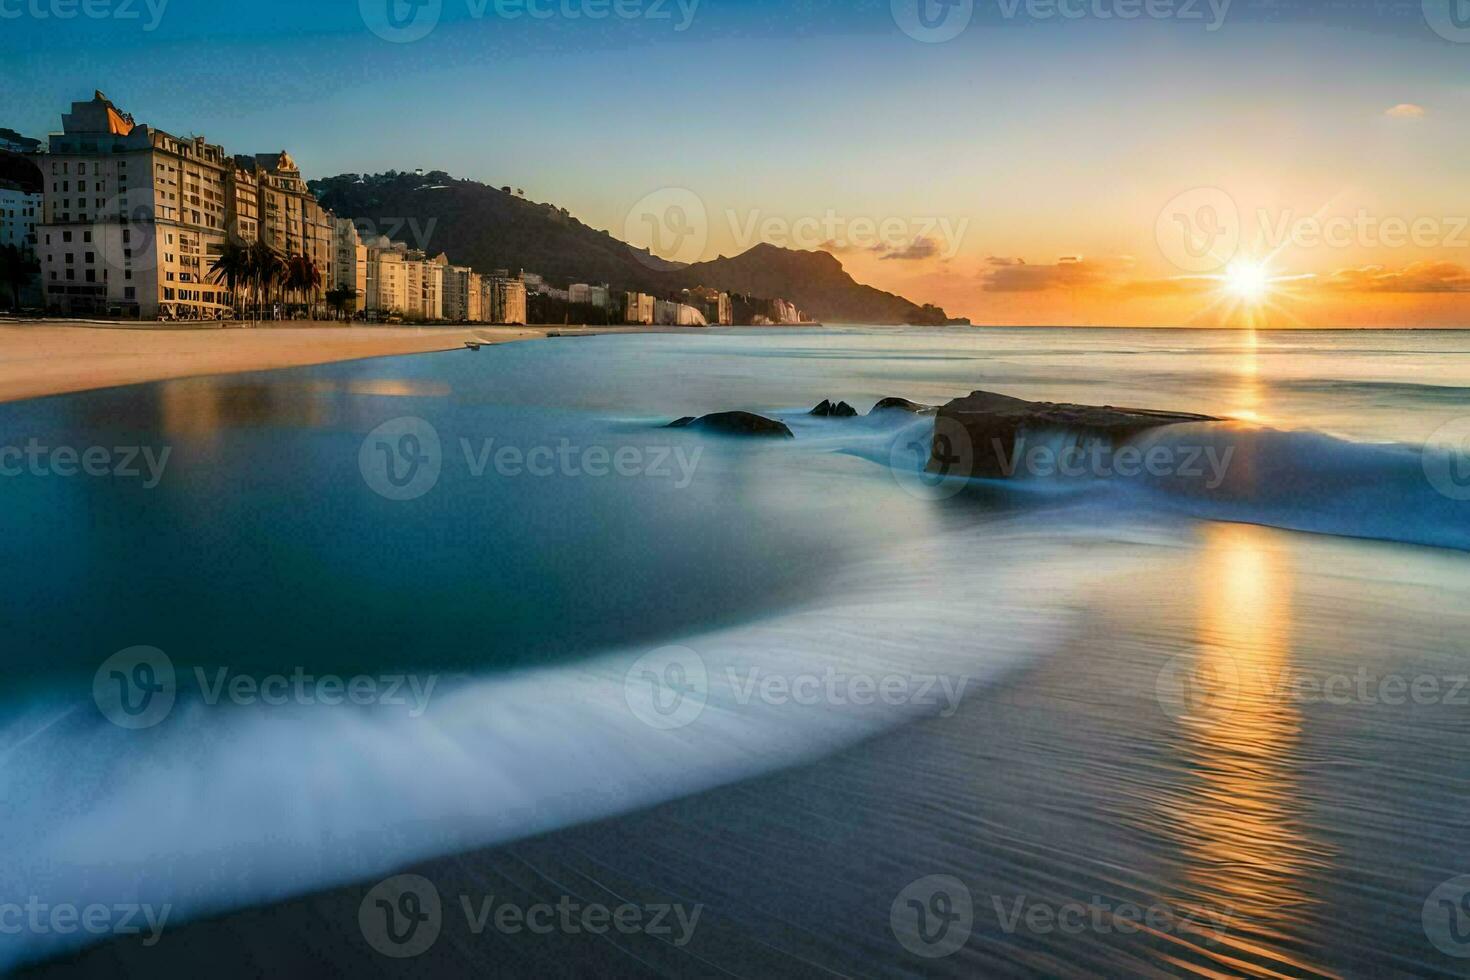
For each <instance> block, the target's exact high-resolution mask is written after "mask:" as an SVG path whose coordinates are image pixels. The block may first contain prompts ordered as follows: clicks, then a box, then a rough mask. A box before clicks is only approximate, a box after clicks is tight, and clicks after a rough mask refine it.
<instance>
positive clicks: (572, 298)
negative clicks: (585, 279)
mask: <svg viewBox="0 0 1470 980" xmlns="http://www.w3.org/2000/svg"><path fill="white" fill-rule="evenodd" d="M611 296H612V290H611V289H610V288H609V287H608V286H607V285H606V284H604V285H601V286H589V285H587V284H586V283H580V282H579V283H575V284H573V285H571V286H568V287H567V302H569V303H585V304H587V305H589V306H597V307H601V308H602V309H607V308H608V306H609V305H610V303H609V300H610V299H611Z"/></svg>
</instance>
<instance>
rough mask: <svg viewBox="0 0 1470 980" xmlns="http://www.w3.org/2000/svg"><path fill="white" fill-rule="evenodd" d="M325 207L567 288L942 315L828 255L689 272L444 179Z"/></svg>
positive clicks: (321, 193) (724, 263)
mask: <svg viewBox="0 0 1470 980" xmlns="http://www.w3.org/2000/svg"><path fill="white" fill-rule="evenodd" d="M311 187H312V189H313V190H314V191H315V192H316V194H317V197H318V198H320V199H321V202H322V204H323V205H324V206H326V207H328V208H330V209H332V211H334V212H336V213H337V214H339V215H343V216H347V217H351V218H353V219H354V220H355V221H357V222H358V226H359V227H360V228H364V229H367V230H370V231H375V232H376V233H378V234H385V235H388V236H389V237H391V238H393V239H396V240H399V241H404V242H407V243H408V244H409V245H410V247H413V248H421V249H423V250H424V251H426V252H428V253H430V254H437V253H439V252H444V253H446V254H447V255H448V256H449V258H450V260H451V261H453V262H455V263H456V264H462V265H468V266H471V267H473V268H475V269H478V270H480V271H482V272H488V271H490V270H492V269H511V270H516V269H526V270H529V271H532V272H538V273H540V274H541V275H543V276H545V277H546V279H547V281H548V282H550V283H553V284H556V285H560V286H565V285H567V284H568V283H572V282H605V283H608V284H609V285H611V286H612V287H613V288H614V289H615V290H640V291H643V292H649V293H653V294H655V295H659V296H664V295H671V294H673V293H676V292H677V291H678V290H680V289H683V288H687V287H692V286H699V285H703V286H710V287H713V288H715V289H721V290H725V291H727V292H736V293H742V294H745V295H748V296H757V297H762V298H764V299H773V298H776V297H780V298H782V299H785V300H789V301H790V302H793V303H795V304H796V305H797V306H798V307H800V308H801V309H802V310H803V311H805V312H806V313H808V314H809V315H810V316H812V317H814V318H816V319H818V320H822V321H826V322H858V323H892V324H901V323H935V322H943V321H944V311H943V310H939V309H936V308H934V307H920V306H918V305H917V304H914V303H911V302H909V301H908V300H906V299H904V298H903V297H902V296H895V295H893V294H892V293H885V292H883V291H882V290H879V289H874V288H873V287H871V286H864V285H861V284H859V283H857V282H855V281H854V280H853V279H852V277H851V276H849V275H848V274H847V273H846V272H845V271H844V270H843V268H842V264H841V263H840V262H838V261H837V260H836V259H835V258H833V257H832V256H831V255H829V254H827V253H825V252H796V251H791V250H789V249H782V248H777V247H775V246H772V245H758V246H756V247H755V248H752V249H751V250H750V251H748V252H746V253H744V254H743V255H738V256H736V257H734V258H723V257H722V258H719V259H715V260H714V261H711V262H702V263H699V264H697V265H692V266H688V267H682V266H679V265H677V264H675V263H668V262H663V261H662V260H660V259H657V258H655V257H653V256H650V255H649V254H648V253H646V252H643V253H639V252H636V251H635V250H634V249H633V248H632V247H631V246H629V245H628V244H627V243H625V242H622V241H619V240H618V239H616V238H614V237H613V236H612V235H610V234H608V233H607V232H605V231H598V230H597V229H595V228H591V227H589V226H587V225H585V224H583V223H582V222H581V221H578V220H577V219H576V218H574V217H572V216H571V215H570V214H568V213H567V212H566V211H564V210H562V209H560V208H557V207H555V206H554V205H550V204H538V203H536V202H533V201H528V200H525V199H524V198H522V197H519V196H517V195H515V194H513V193H509V192H507V191H506V190H504V189H500V188H495V187H490V186H488V185H486V184H481V183H478V182H476V181H471V180H457V179H455V178H453V177H450V176H449V175H448V174H446V173H443V172H439V171H436V172H433V173H429V174H424V175H418V174H406V173H395V172H390V173H387V174H379V175H370V176H359V175H358V174H342V175H339V176H336V177H329V178H326V179H324V180H316V181H312V182H311Z"/></svg>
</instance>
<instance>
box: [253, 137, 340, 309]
mask: <svg viewBox="0 0 1470 980" xmlns="http://www.w3.org/2000/svg"><path fill="white" fill-rule="evenodd" d="M235 164H236V166H237V168H238V169H239V170H240V171H241V172H242V173H245V174H252V175H253V176H254V177H255V183H256V187H257V190H258V194H259V206H260V238H261V240H262V241H265V242H267V243H268V244H269V245H271V247H273V248H274V249H275V250H276V251H278V252H280V253H281V254H282V255H288V256H289V255H304V256H306V257H308V258H310V259H311V260H312V262H313V263H314V264H315V265H316V268H317V271H318V272H320V273H321V277H322V289H323V290H327V289H331V288H332V286H333V281H332V278H333V271H334V269H335V256H334V255H333V244H334V226H335V219H334V217H333V216H332V215H331V214H330V213H329V212H328V211H327V210H326V209H325V208H323V207H322V206H321V205H320V204H319V203H317V199H316V195H315V194H313V193H312V192H311V190H310V189H309V188H308V187H307V186H306V181H305V180H304V179H303V178H302V176H301V169H300V168H299V167H297V166H296V161H295V160H293V159H291V155H290V154H289V153H287V152H286V151H285V150H282V151H281V152H279V153H257V154H255V155H254V156H241V157H236V158H235Z"/></svg>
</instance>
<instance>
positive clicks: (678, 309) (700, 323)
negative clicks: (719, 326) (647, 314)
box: [653, 299, 709, 327]
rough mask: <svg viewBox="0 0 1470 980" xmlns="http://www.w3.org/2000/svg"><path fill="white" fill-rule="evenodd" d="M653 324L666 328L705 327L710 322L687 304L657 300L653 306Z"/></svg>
mask: <svg viewBox="0 0 1470 980" xmlns="http://www.w3.org/2000/svg"><path fill="white" fill-rule="evenodd" d="M653 322H654V323H656V324H658V325H660V326H665V327H704V326H708V325H709V324H708V322H707V321H706V320H705V318H704V314H703V313H701V312H699V310H697V309H695V308H694V307H692V306H689V305H688V304H686V303H676V302H674V301H673V300H666V299H660V300H655V301H654V304H653Z"/></svg>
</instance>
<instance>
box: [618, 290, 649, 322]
mask: <svg viewBox="0 0 1470 980" xmlns="http://www.w3.org/2000/svg"><path fill="white" fill-rule="evenodd" d="M654 305H655V304H654V299H653V297H652V296H649V295H648V294H646V293H629V294H628V295H627V296H626V297H625V298H624V300H623V322H624V323H629V324H634V325H638V326H645V327H650V326H652V325H653V318H654Z"/></svg>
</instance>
